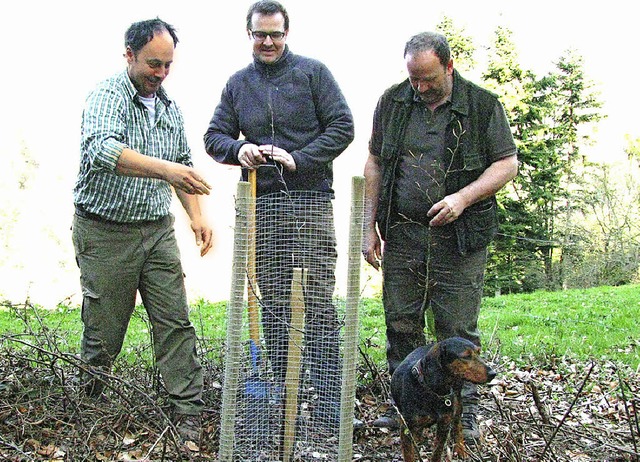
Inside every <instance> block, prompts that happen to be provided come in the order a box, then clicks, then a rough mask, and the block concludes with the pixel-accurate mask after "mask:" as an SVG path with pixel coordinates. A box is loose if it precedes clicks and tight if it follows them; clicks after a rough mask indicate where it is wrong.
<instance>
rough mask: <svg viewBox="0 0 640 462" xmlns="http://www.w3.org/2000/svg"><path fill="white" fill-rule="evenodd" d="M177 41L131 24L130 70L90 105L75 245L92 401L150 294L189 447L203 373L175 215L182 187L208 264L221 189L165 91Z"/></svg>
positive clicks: (153, 25)
mask: <svg viewBox="0 0 640 462" xmlns="http://www.w3.org/2000/svg"><path fill="white" fill-rule="evenodd" d="M177 42H178V38H177V36H176V33H175V30H174V28H173V27H172V26H171V25H169V24H167V23H165V22H164V21H162V20H160V19H152V20H147V21H141V22H137V23H134V24H132V25H131V26H130V27H129V29H128V30H127V32H126V34H125V55H124V56H125V58H126V61H127V68H126V69H125V70H124V71H123V72H121V73H119V74H117V75H115V76H113V77H111V78H109V79H107V80H105V81H103V82H102V83H100V84H99V85H98V86H97V88H96V89H95V90H94V91H93V92H92V93H91V94H90V95H89V97H88V98H87V101H86V106H85V109H84V112H83V116H82V142H81V159H80V169H79V173H78V178H77V182H76V185H75V188H74V204H75V216H74V219H73V233H72V237H73V244H74V248H75V253H76V260H77V262H78V266H79V267H80V273H81V277H80V281H81V285H82V294H83V303H82V321H83V324H84V330H83V334H82V344H81V356H82V359H83V360H84V361H86V363H87V364H88V365H89V366H93V369H91V368H89V369H88V372H85V373H84V376H85V380H86V382H85V383H86V392H87V393H88V394H89V395H90V396H99V395H100V394H101V393H102V392H103V390H104V383H105V382H104V375H101V374H100V371H103V372H105V371H109V370H110V367H111V365H112V364H113V361H114V360H115V358H116V356H117V355H118V354H119V353H120V350H121V348H122V343H123V340H124V336H125V334H126V330H127V326H128V324H129V320H130V318H131V314H132V313H133V310H134V308H135V303H136V294H137V292H139V293H140V296H141V299H142V302H143V304H144V307H145V309H146V311H147V313H148V316H149V320H150V322H151V325H152V329H153V336H152V338H153V347H154V352H155V355H156V360H157V364H158V369H159V370H160V373H161V375H162V378H163V380H164V385H165V387H166V390H167V392H168V394H169V401H170V403H171V404H172V407H173V409H172V412H173V416H174V423H175V424H176V428H177V429H178V431H179V433H180V436H181V437H182V438H183V439H184V440H191V441H196V442H197V441H198V439H199V431H200V414H201V411H202V407H203V401H202V381H203V379H202V367H201V365H200V362H199V360H198V358H197V354H196V334H195V330H194V328H193V326H192V324H191V322H190V321H189V314H188V309H189V308H188V304H187V297H186V290H185V285H184V275H183V270H182V265H181V262H180V254H179V250H178V246H177V242H176V238H175V233H174V228H173V223H174V218H173V215H172V214H171V213H170V210H169V209H170V205H171V198H172V188H171V186H173V188H174V189H175V191H176V194H177V196H178V198H179V200H180V202H181V203H182V206H183V207H184V209H185V211H186V213H187V215H188V216H189V219H190V220H191V228H192V229H193V232H194V234H195V237H196V244H197V245H198V246H200V253H201V255H205V254H206V253H207V252H208V251H209V249H210V248H211V245H212V237H211V236H212V232H211V228H210V227H209V226H208V224H207V223H206V221H205V220H204V218H203V217H202V215H201V212H200V205H199V199H198V196H199V195H201V194H209V190H210V186H209V185H208V184H207V183H206V181H205V180H204V179H203V178H202V177H201V176H200V175H199V174H198V173H197V172H196V171H195V170H194V169H193V164H192V161H191V152H190V150H189V147H188V145H187V142H186V137H185V132H184V123H183V118H182V113H181V112H180V109H179V108H178V106H177V105H176V103H175V102H174V101H172V100H171V99H169V97H168V96H167V94H166V92H165V91H164V89H163V87H162V82H163V81H164V79H165V78H166V77H167V75H168V74H169V68H170V66H171V63H172V61H173V52H174V48H175V46H176V44H177Z"/></svg>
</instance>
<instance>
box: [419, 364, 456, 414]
mask: <svg viewBox="0 0 640 462" xmlns="http://www.w3.org/2000/svg"><path fill="white" fill-rule="evenodd" d="M411 373H412V374H413V376H414V377H415V378H416V380H417V381H418V382H420V385H422V387H423V388H424V389H425V390H427V391H428V392H429V393H431V394H432V395H434V396H437V397H438V398H440V400H442V403H443V404H444V405H445V406H447V407H451V404H452V403H453V393H454V392H453V388H452V389H450V391H449V393H448V394H446V395H440V394H438V393H436V392H435V391H433V390H432V389H431V388H430V387H429V385H427V382H426V380H425V379H424V373H423V372H422V361H418V362H417V363H415V364H414V365H413V367H412V368H411Z"/></svg>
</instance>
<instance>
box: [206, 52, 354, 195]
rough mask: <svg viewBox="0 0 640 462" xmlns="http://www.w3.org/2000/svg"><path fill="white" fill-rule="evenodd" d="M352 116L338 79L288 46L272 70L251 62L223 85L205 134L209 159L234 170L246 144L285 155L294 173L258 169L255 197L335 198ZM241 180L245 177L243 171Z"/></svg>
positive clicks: (351, 130)
mask: <svg viewBox="0 0 640 462" xmlns="http://www.w3.org/2000/svg"><path fill="white" fill-rule="evenodd" d="M353 136H354V127H353V116H352V114H351V110H350V109H349V106H348V105H347V102H346V100H345V98H344V96H343V94H342V92H341V91H340V88H339V87H338V84H337V83H336V81H335V79H334V78H333V76H332V74H331V72H330V71H329V70H328V69H327V67H326V66H325V65H324V64H322V63H321V62H319V61H317V60H314V59H311V58H306V57H304V56H298V55H295V54H293V53H291V52H290V51H289V48H288V46H285V51H284V53H283V55H282V57H281V58H280V59H279V60H278V61H277V62H276V63H274V64H265V63H263V62H261V61H259V60H257V59H255V58H254V61H253V63H252V64H250V65H249V66H247V67H246V68H244V69H242V70H240V71H238V72H236V73H235V74H234V75H232V76H231V77H230V78H229V80H228V81H227V84H226V86H225V87H224V89H223V91H222V96H221V98H220V102H219V103H218V106H217V107H216V109H215V112H214V114H213V117H212V118H211V121H210V123H209V128H208V129H207V131H206V133H205V135H204V144H205V149H206V151H207V153H209V155H210V156H211V157H213V158H214V159H215V160H216V161H218V162H220V163H223V164H231V165H239V162H238V151H239V150H240V147H241V146H242V145H243V144H245V143H253V144H256V145H262V144H273V145H274V146H277V147H280V148H282V149H285V150H286V151H287V152H289V153H290V154H291V155H292V156H293V158H294V160H295V162H296V171H295V172H288V171H286V170H285V169H283V168H282V167H281V166H280V165H273V164H272V165H268V164H267V165H268V166H262V167H260V168H259V169H258V174H257V179H258V196H260V195H263V194H268V193H273V192H280V191H319V192H327V193H330V194H333V186H332V185H333V170H332V162H333V159H335V158H336V157H337V156H338V155H340V154H341V153H342V152H343V151H344V150H345V149H346V148H347V146H348V145H349V144H350V143H351V141H353ZM243 176H244V178H245V179H246V172H243Z"/></svg>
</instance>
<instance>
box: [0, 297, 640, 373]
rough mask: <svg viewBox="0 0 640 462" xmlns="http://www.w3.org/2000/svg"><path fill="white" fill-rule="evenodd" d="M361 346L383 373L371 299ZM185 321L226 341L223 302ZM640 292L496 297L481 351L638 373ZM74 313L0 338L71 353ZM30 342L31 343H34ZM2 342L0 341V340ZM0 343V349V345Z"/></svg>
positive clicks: (136, 320)
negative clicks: (617, 366)
mask: <svg viewBox="0 0 640 462" xmlns="http://www.w3.org/2000/svg"><path fill="white" fill-rule="evenodd" d="M361 306H362V308H361V311H360V325H361V328H360V338H361V347H362V349H363V351H365V353H366V354H367V355H369V356H370V357H371V359H372V360H373V361H374V362H375V363H377V364H379V365H380V366H381V367H384V364H385V360H384V350H385V341H386V339H385V328H384V312H383V308H382V303H381V301H380V300H379V299H375V298H367V299H363V300H362V305H361ZM191 308H192V311H191V319H192V322H193V324H194V325H195V327H196V331H197V333H198V336H199V337H200V338H201V339H202V340H203V342H202V343H203V344H204V345H209V344H211V343H213V344H219V345H221V344H222V341H223V340H224V338H225V336H226V302H217V303H210V302H207V301H205V300H197V301H195V302H194V303H193V305H192V307H191ZM639 308H640V285H628V286H621V287H599V288H594V289H587V290H568V291H563V292H536V293H533V294H519V295H503V296H499V297H496V298H486V299H484V301H483V307H482V310H481V316H480V328H481V331H482V336H483V344H484V348H485V350H488V351H489V352H492V353H494V354H496V353H498V354H500V355H501V356H502V357H506V358H509V359H510V360H513V361H515V362H516V363H520V364H526V363H527V362H530V361H531V360H536V361H538V362H542V363H545V362H548V361H552V360H553V358H557V357H565V356H566V357H573V358H577V359H589V358H595V359H598V360H605V361H614V362H619V363H623V364H626V365H627V366H629V367H631V368H632V369H633V370H637V369H638V367H640V335H639V332H640V329H639V328H638V321H637V315H638V312H639ZM81 332H82V324H81V322H80V310H79V309H78V308H73V307H65V306H59V307H56V308H55V309H23V308H15V307H11V308H10V307H9V306H8V304H5V305H4V307H0V333H3V334H4V336H3V337H4V338H5V341H7V340H8V337H9V335H12V334H21V336H20V337H19V338H20V339H21V340H23V341H27V342H29V341H30V339H31V340H32V341H39V342H42V341H43V339H44V340H47V339H48V340H49V341H52V342H54V343H55V344H56V347H57V348H58V349H59V350H60V351H65V352H77V351H78V350H79V344H80V340H79V338H80V334H81ZM34 336H35V337H34ZM0 339H2V336H0ZM148 344H149V327H148V323H147V321H146V316H145V315H144V310H143V309H142V308H138V309H137V310H136V315H135V316H134V317H133V318H132V321H131V325H130V327H129V330H128V333H127V338H126V340H125V345H124V348H123V356H124V357H125V358H126V357H127V354H129V353H132V352H134V351H135V352H137V353H139V351H140V349H141V348H142V349H143V350H144V351H145V354H150V353H149V351H148ZM1 345H2V342H0V346H1Z"/></svg>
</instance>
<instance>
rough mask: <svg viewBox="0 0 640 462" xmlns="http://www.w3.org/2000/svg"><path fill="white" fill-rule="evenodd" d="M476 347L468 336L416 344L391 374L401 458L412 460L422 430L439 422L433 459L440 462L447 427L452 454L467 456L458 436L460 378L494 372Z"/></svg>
mask: <svg viewBox="0 0 640 462" xmlns="http://www.w3.org/2000/svg"><path fill="white" fill-rule="evenodd" d="M479 354H480V348H479V347H478V346H476V345H474V344H473V343H472V342H470V341H469V340H466V339H463V338H460V337H452V338H448V339H446V340H443V341H441V342H438V343H434V344H431V345H427V346H422V347H418V348H416V349H415V350H414V351H413V352H412V353H411V354H409V355H408V356H407V357H406V358H405V359H404V361H403V362H402V363H401V364H400V365H399V366H398V368H397V369H396V370H395V372H394V373H393V376H392V377H391V395H392V397H393V399H394V401H395V403H396V406H397V407H398V410H399V411H400V415H401V419H400V420H401V425H400V442H401V445H402V457H403V459H404V461H405V462H413V461H415V460H419V459H417V458H416V455H417V454H418V451H419V448H418V447H417V444H420V443H422V442H423V441H424V439H425V438H424V430H425V429H426V428H427V427H430V426H431V425H433V424H437V427H436V437H435V441H434V445H433V455H432V456H431V462H440V460H442V455H443V453H444V449H445V445H446V443H447V438H448V436H449V431H450V430H453V438H454V452H455V453H456V454H458V455H459V456H460V457H466V456H467V452H466V449H465V446H464V439H463V437H462V422H461V420H460V418H461V416H462V399H461V390H462V384H463V383H464V381H469V382H473V383H476V384H481V383H487V382H490V381H491V380H493V378H494V377H495V376H496V373H495V372H494V371H493V369H491V367H489V366H488V365H487V363H486V362H484V361H483V360H482V359H481V358H480V356H479Z"/></svg>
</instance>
